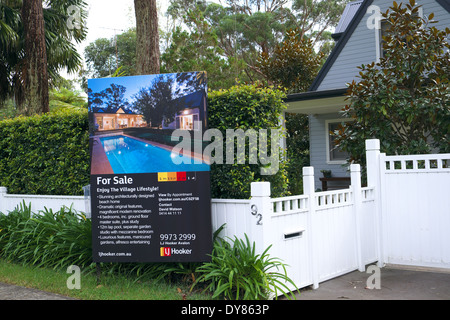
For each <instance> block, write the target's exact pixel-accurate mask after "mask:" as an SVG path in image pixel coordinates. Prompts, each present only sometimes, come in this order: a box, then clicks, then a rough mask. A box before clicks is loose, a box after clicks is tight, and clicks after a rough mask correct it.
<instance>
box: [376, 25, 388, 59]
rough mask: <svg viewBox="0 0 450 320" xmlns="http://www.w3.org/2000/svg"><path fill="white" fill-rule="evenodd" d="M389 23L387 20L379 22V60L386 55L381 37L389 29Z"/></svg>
mask: <svg viewBox="0 0 450 320" xmlns="http://www.w3.org/2000/svg"><path fill="white" fill-rule="evenodd" d="M389 25H390V22H389V21H387V20H382V21H381V28H380V38H379V56H380V58H384V55H385V53H386V50H385V41H384V40H383V37H384V36H386V34H387V30H388V29H389Z"/></svg>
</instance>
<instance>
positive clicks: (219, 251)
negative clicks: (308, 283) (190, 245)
mask: <svg viewBox="0 0 450 320" xmlns="http://www.w3.org/2000/svg"><path fill="white" fill-rule="evenodd" d="M269 249H270V247H269V248H267V249H266V250H265V251H264V252H263V253H262V254H256V252H255V243H253V245H252V244H250V241H249V239H248V237H247V235H246V236H245V242H244V240H242V239H238V238H235V239H234V241H233V242H232V244H230V243H229V242H227V241H225V240H221V239H218V240H217V241H215V244H214V249H213V253H212V255H211V259H212V260H211V262H208V263H204V264H203V265H202V266H200V267H199V268H197V270H196V272H197V273H200V277H199V278H198V279H197V281H196V284H199V283H203V282H205V283H206V285H207V286H206V289H207V290H210V291H211V292H212V293H213V298H224V299H227V300H267V299H268V298H270V296H271V295H273V296H274V297H275V298H276V297H278V296H279V294H284V295H285V296H286V297H287V298H291V297H292V298H294V297H295V296H294V294H293V293H292V291H290V290H289V288H288V286H287V284H292V285H294V287H295V284H294V283H293V282H292V280H291V279H289V277H288V276H287V273H286V268H285V265H284V264H283V263H282V262H281V261H280V260H279V259H278V258H271V257H270V256H269V254H268V251H269ZM288 293H290V294H288Z"/></svg>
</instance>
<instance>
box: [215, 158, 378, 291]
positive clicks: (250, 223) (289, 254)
mask: <svg viewBox="0 0 450 320" xmlns="http://www.w3.org/2000/svg"><path fill="white" fill-rule="evenodd" d="M351 178H352V185H351V187H350V188H349V189H345V190H336V191H327V192H315V191H314V170H313V168H311V167H306V168H303V183H304V191H305V194H304V195H299V196H293V197H283V198H271V197H270V184H269V183H268V182H257V183H253V184H252V186H251V188H252V190H251V192H252V197H251V199H250V200H240V201H237V200H216V201H214V202H213V205H212V209H213V210H212V216H213V228H214V229H217V228H219V227H220V226H222V225H223V224H225V223H226V226H225V229H224V232H223V236H225V237H230V238H234V237H235V236H236V237H243V236H244V235H245V234H247V235H248V236H249V238H250V240H251V241H254V242H255V243H256V246H257V251H258V252H260V253H261V252H263V251H264V250H265V249H266V248H268V247H269V246H271V249H270V251H269V254H270V255H271V256H274V257H278V258H280V259H282V260H283V262H284V263H286V264H287V265H288V268H287V269H288V274H289V277H290V278H291V279H292V280H293V281H294V282H295V284H296V286H297V287H298V288H302V287H306V286H310V285H313V286H314V287H315V288H317V287H318V285H319V283H320V282H323V281H326V280H328V279H331V278H334V277H336V276H339V275H342V274H345V273H348V272H350V271H353V270H356V269H359V270H360V271H364V269H365V265H367V264H369V263H372V262H376V261H377V260H378V258H377V257H378V255H377V245H376V244H377V234H376V228H375V225H376V216H375V213H376V212H375V206H374V203H375V198H374V192H373V188H370V187H369V188H361V182H360V181H361V180H360V178H361V177H360V166H359V165H352V166H351Z"/></svg>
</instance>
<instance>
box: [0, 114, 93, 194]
mask: <svg viewBox="0 0 450 320" xmlns="http://www.w3.org/2000/svg"><path fill="white" fill-rule="evenodd" d="M89 158H90V157H89V134H88V117H87V111H86V110H85V111H80V110H73V109H72V110H61V111H58V112H55V113H49V114H45V115H36V116H32V117H17V118H14V119H8V120H3V121H0V185H1V186H4V187H7V188H8V192H9V193H15V194H41V195H46V194H53V195H81V194H82V187H83V186H85V185H87V184H89V173H90V172H89V171H90V170H89V166H90V160H89Z"/></svg>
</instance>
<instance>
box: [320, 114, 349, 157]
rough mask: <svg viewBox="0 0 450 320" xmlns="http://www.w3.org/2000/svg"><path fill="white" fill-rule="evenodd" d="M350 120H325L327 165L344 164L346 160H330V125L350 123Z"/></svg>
mask: <svg viewBox="0 0 450 320" xmlns="http://www.w3.org/2000/svg"><path fill="white" fill-rule="evenodd" d="M350 121H352V120H351V119H329V120H325V142H326V143H325V146H326V150H325V152H326V156H327V164H346V163H347V160H346V159H345V160H332V159H331V149H330V147H331V142H330V136H331V135H330V124H335V123H337V124H341V123H344V122H350Z"/></svg>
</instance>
